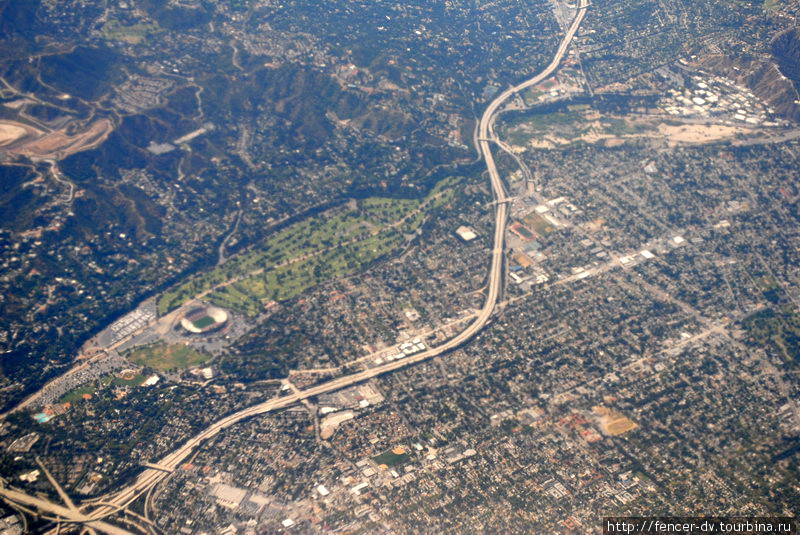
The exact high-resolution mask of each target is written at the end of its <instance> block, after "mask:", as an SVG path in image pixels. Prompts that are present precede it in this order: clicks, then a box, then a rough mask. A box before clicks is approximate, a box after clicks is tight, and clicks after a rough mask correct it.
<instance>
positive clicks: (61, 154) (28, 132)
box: [0, 119, 114, 160]
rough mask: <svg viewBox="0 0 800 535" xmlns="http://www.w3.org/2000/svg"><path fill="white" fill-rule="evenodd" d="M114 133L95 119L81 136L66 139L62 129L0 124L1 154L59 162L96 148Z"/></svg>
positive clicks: (106, 122)
mask: <svg viewBox="0 0 800 535" xmlns="http://www.w3.org/2000/svg"><path fill="white" fill-rule="evenodd" d="M113 130H114V124H113V123H112V122H111V121H110V120H108V119H97V120H95V121H93V122H92V123H91V124H89V126H88V127H87V128H86V129H85V130H84V131H83V132H80V133H77V134H74V135H67V134H66V133H65V129H63V128H62V129H60V130H57V131H55V132H47V133H45V132H42V131H41V130H38V129H36V128H33V127H31V126H28V125H25V124H22V123H18V122H15V121H0V150H4V151H5V152H7V153H9V154H18V155H24V156H29V157H32V158H42V159H49V160H60V159H62V158H65V157H67V156H69V155H71V154H75V153H76V152H80V151H84V150H89V149H93V148H95V147H97V146H98V145H100V144H101V143H102V142H103V141H105V140H106V138H107V137H108V135H109V134H110V133H111V132H112V131H113Z"/></svg>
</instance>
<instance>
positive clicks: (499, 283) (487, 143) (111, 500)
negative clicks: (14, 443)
mask: <svg viewBox="0 0 800 535" xmlns="http://www.w3.org/2000/svg"><path fill="white" fill-rule="evenodd" d="M588 5H589V2H588V0H581V3H580V5H579V7H578V13H577V15H576V16H575V19H574V20H573V22H572V24H571V25H570V28H569V30H568V31H567V33H566V34H565V35H564V38H563V40H562V41H561V44H560V46H559V48H558V51H557V52H556V54H555V57H554V58H553V60H552V61H551V62H550V64H549V65H548V66H547V67H546V68H545V69H544V70H543V71H542V72H540V73H539V74H537V75H536V76H534V77H533V78H531V79H529V80H526V81H525V82H522V83H521V84H519V85H517V86H514V87H511V88H509V89H507V90H506V91H504V92H503V93H501V94H500V95H499V96H498V97H497V98H495V99H494V100H493V101H492V102H491V104H489V107H488V108H487V109H486V111H485V112H484V113H483V116H482V117H481V121H480V124H479V129H478V135H479V138H478V139H479V140H480V150H481V152H482V154H483V157H484V159H485V160H486V167H487V170H488V172H489V177H490V179H491V185H492V191H493V194H494V198H495V204H496V212H495V225H494V241H493V246H492V253H491V263H490V266H489V281H488V286H487V287H488V291H487V295H486V301H485V303H484V305H483V308H482V309H481V310H480V311H479V313H478V314H477V316H476V317H475V320H474V321H473V322H472V323H471V324H470V325H469V326H468V327H467V328H466V329H464V330H463V331H462V332H461V333H459V334H458V335H456V336H455V337H454V338H452V339H450V340H448V341H447V342H445V343H443V344H441V345H439V346H437V347H434V348H431V349H428V350H426V351H423V352H421V353H417V354H416V355H411V356H409V357H406V358H403V359H400V360H395V361H392V362H389V363H386V364H383V365H381V366H376V367H374V368H370V369H367V370H364V371H361V372H358V373H353V374H350V375H347V376H343V377H339V378H336V379H332V380H330V381H327V382H325V383H322V384H319V385H316V386H313V387H311V388H308V389H306V390H300V391H297V392H294V393H291V394H288V395H286V396H283V397H280V398H274V399H271V400H269V401H265V402H264V403H260V404H258V405H254V406H252V407H249V408H247V409H243V410H241V411H239V412H235V413H233V414H230V415H228V416H226V417H224V418H222V419H221V420H219V421H217V422H215V423H214V424H212V425H211V426H209V427H207V428H206V429H205V430H203V431H202V432H200V433H199V434H197V435H196V436H194V437H193V438H191V439H189V440H188V441H187V442H186V443H184V444H183V445H181V446H180V447H179V448H178V449H176V450H175V451H173V452H172V453H170V454H168V455H166V456H164V457H163V458H162V459H160V460H159V461H158V462H157V463H156V465H157V466H158V467H159V468H161V469H156V468H149V469H146V470H144V471H143V472H142V473H141V474H140V475H139V476H138V477H137V478H136V480H135V481H134V482H133V483H131V484H130V485H128V486H127V487H125V488H123V489H121V490H119V491H117V492H115V493H113V494H110V495H107V496H104V497H103V498H102V503H103V505H100V504H95V506H96V507H95V509H94V510H93V511H92V512H91V513H88V514H87V513H82V515H86V516H87V517H89V518H91V519H93V520H99V519H101V518H104V517H106V516H108V515H111V514H113V513H115V512H117V511H118V510H120V509H124V508H125V507H127V506H128V505H129V504H130V503H131V502H133V501H134V500H135V499H136V498H137V497H138V496H139V495H140V494H141V493H143V492H145V491H146V490H147V489H149V488H150V487H152V486H153V485H155V484H156V483H158V482H159V481H160V480H161V479H163V478H164V477H165V476H166V475H167V474H168V471H169V470H174V469H176V468H177V467H178V466H179V465H180V464H181V463H182V462H183V461H184V460H185V459H186V458H187V457H188V456H189V455H190V454H191V453H192V451H193V450H194V449H195V448H196V447H197V446H199V445H200V444H201V443H202V442H203V441H206V440H208V439H210V438H212V437H214V436H215V435H217V434H218V433H219V432H220V431H222V430H223V429H226V428H227V427H230V426H232V425H234V424H236V423H238V422H240V421H241V420H244V419H246V418H250V417H252V416H256V415H259V414H265V413H268V412H272V411H275V410H278V409H282V408H285V407H289V406H291V405H294V404H295V403H297V402H299V401H302V400H304V399H307V398H311V397H314V396H319V395H320V394H326V393H329V392H333V391H336V390H340V389H342V388H345V387H348V386H350V385H353V384H356V383H360V382H363V381H366V380H368V379H370V378H373V377H377V376H379V375H383V374H385V373H388V372H391V371H394V370H398V369H400V368H404V367H406V366H410V365H413V364H416V363H418V362H422V361H424V360H428V359H430V358H433V357H436V356H438V355H441V354H442V353H445V352H447V351H450V350H452V349H455V348H457V347H459V346H460V345H462V344H464V343H465V342H467V341H468V340H470V339H471V338H472V337H473V336H475V335H476V334H477V333H478V332H480V331H481V329H483V327H484V326H485V325H486V323H487V322H488V321H489V318H490V317H491V315H492V313H493V312H494V310H495V307H496V305H497V301H498V298H499V296H500V293H501V291H502V288H503V276H504V273H503V261H504V238H505V231H506V222H507V219H508V201H509V199H508V197H507V196H506V192H505V188H504V187H503V182H502V180H501V179H500V174H499V173H498V171H497V166H496V165H495V161H494V156H493V155H492V150H491V143H492V142H493V141H494V139H495V138H494V131H493V123H494V119H495V115H496V113H497V111H498V110H499V109H500V106H502V104H503V103H504V102H505V101H506V100H507V99H508V98H509V97H510V96H511V95H513V94H514V93H516V92H518V91H521V90H523V89H525V88H527V87H530V86H533V85H536V84H538V83H539V82H541V81H542V80H544V79H545V78H547V77H548V76H550V75H551V74H552V73H553V72H554V71H555V70H556V69H557V68H558V66H559V64H560V63H561V61H562V59H563V58H564V55H565V54H566V52H567V50H568V48H569V45H570V43H571V42H572V39H573V38H574V36H575V33H576V32H577V31H578V28H579V27H580V25H581V22H582V21H583V17H584V15H585V14H586V8H587V7H588ZM2 494H3V489H2V488H0V495H2ZM92 506H93V505H92V504H91V503H88V504H85V505H84V507H92ZM61 512H62V513H63V511H61ZM79 521H80V520H79Z"/></svg>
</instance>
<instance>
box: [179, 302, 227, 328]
mask: <svg viewBox="0 0 800 535" xmlns="http://www.w3.org/2000/svg"><path fill="white" fill-rule="evenodd" d="M226 323H228V313H227V312H226V311H225V310H223V309H221V308H219V307H215V306H201V307H195V308H192V309H191V310H189V311H188V312H187V313H186V314H184V315H183V318H181V327H183V328H184V329H185V330H186V331H188V332H189V333H191V334H207V333H210V332H213V331H216V330H218V329H221V328H222V327H224V326H225V324H226Z"/></svg>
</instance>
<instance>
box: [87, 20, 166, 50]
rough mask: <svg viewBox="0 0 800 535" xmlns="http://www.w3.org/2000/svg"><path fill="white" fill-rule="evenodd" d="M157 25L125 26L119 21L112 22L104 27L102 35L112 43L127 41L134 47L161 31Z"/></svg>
mask: <svg viewBox="0 0 800 535" xmlns="http://www.w3.org/2000/svg"><path fill="white" fill-rule="evenodd" d="M159 29H160V28H159V27H158V25H157V24H155V23H152V22H140V23H137V24H132V25H130V26H125V25H124V24H122V23H121V22H120V21H118V20H114V19H112V20H110V21H108V22H106V23H105V25H103V29H102V30H101V31H102V34H103V37H104V38H105V39H108V40H111V41H125V42H126V43H130V44H132V45H138V44H139V43H141V42H142V41H144V40H145V39H146V38H147V37H148V36H149V35H150V34H151V33H154V32H157V31H159Z"/></svg>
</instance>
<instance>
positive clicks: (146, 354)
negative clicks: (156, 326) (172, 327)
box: [125, 342, 211, 371]
mask: <svg viewBox="0 0 800 535" xmlns="http://www.w3.org/2000/svg"><path fill="white" fill-rule="evenodd" d="M125 357H126V358H127V359H128V360H130V361H131V362H135V363H136V364H138V365H140V366H145V367H147V368H152V369H154V370H159V371H167V370H174V369H179V368H190V367H192V366H199V365H201V364H205V363H206V362H208V361H209V360H210V359H211V355H209V354H208V353H204V352H202V351H198V350H196V349H194V348H193V347H190V346H187V345H184V344H170V345H167V344H164V343H162V342H159V343H157V344H152V345H149V346H145V347H142V348H139V349H134V350H132V351H131V352H130V353H127V354H126V355H125Z"/></svg>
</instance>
